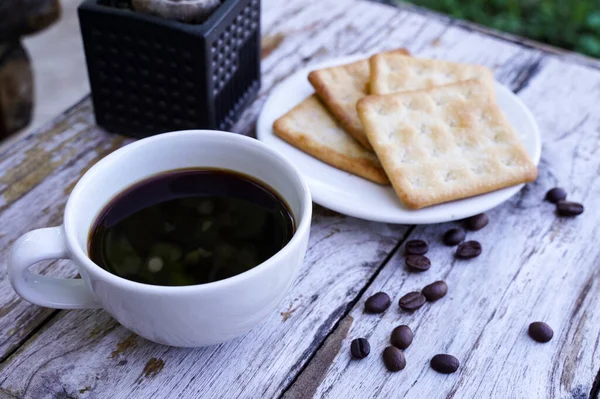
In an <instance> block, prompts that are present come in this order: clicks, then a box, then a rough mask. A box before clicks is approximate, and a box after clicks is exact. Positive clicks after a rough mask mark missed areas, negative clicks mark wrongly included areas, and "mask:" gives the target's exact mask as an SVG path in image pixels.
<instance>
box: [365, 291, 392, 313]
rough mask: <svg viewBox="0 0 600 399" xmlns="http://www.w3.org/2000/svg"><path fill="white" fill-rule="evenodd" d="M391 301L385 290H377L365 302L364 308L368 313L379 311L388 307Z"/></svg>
mask: <svg viewBox="0 0 600 399" xmlns="http://www.w3.org/2000/svg"><path fill="white" fill-rule="evenodd" d="M391 303H392V301H391V299H390V297H389V295H388V294H386V293H385V292H378V293H376V294H374V295H372V296H370V297H369V298H367V301H366V302H365V309H366V311H367V312H369V313H381V312H384V311H385V310H386V309H387V308H389V307H390V304H391Z"/></svg>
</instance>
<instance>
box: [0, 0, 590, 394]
mask: <svg viewBox="0 0 600 399" xmlns="http://www.w3.org/2000/svg"><path fill="white" fill-rule="evenodd" d="M262 21H263V33H264V35H265V40H264V49H265V50H264V52H263V54H264V56H265V58H264V60H263V74H264V75H263V86H262V90H261V93H260V94H259V96H258V98H257V100H256V101H255V102H254V103H253V104H252V105H251V106H250V107H248V109H247V110H246V111H245V112H244V114H243V116H242V118H241V120H240V121H239V122H238V123H237V124H236V126H235V127H234V129H233V130H234V131H236V132H240V133H243V134H253V131H254V121H255V119H256V116H257V114H258V112H259V111H260V108H261V107H262V104H263V103H264V101H265V100H266V97H267V95H268V93H269V92H270V90H271V89H272V88H273V87H274V86H275V85H276V84H277V83H279V82H280V81H281V80H283V79H285V78H286V77H287V76H289V75H290V74H291V73H293V71H295V70H296V69H298V68H301V67H303V66H305V65H308V64H310V63H314V62H319V61H322V60H325V59H327V58H331V57H334V56H337V55H346V54H352V53H363V52H373V51H377V50H384V49H393V48H398V47H407V48H408V49H409V50H410V51H411V52H412V53H414V54H416V55H418V56H424V57H441V58H447V59H451V60H456V61H463V62H473V63H479V64H484V65H487V66H489V67H491V68H492V69H493V70H494V72H495V74H496V77H497V78H498V79H499V80H501V81H502V82H504V83H505V84H507V85H508V86H509V87H511V88H512V89H513V90H516V91H518V92H519V93H520V95H521V96H522V98H523V99H524V101H526V103H527V104H528V106H529V107H530V108H531V109H532V110H533V112H534V114H535V116H536V118H537V119H538V123H539V124H540V128H541V130H542V131H543V133H544V151H543V159H542V165H541V168H540V172H541V173H540V179H539V180H538V181H537V182H536V183H535V184H532V185H530V186H529V187H528V188H526V189H525V190H523V191H522V192H521V193H520V194H519V195H518V196H516V197H515V198H513V199H512V200H511V201H510V202H508V203H506V204H505V205H503V206H501V207H498V208H497V209H495V210H494V211H493V212H491V213H490V215H491V218H492V224H491V225H490V226H488V227H487V228H486V229H485V230H482V231H480V232H477V233H474V234H472V235H471V237H472V238H475V239H479V240H480V241H481V242H482V243H483V244H484V250H485V252H484V255H482V257H480V258H478V259H476V260H473V261H470V262H455V261H454V260H453V258H452V251H451V249H449V248H446V247H443V246H441V245H440V244H439V242H438V240H439V236H440V235H441V234H442V233H443V231H444V230H445V229H446V228H448V226H447V225H440V226H430V227H419V228H417V229H415V230H414V231H413V229H412V228H410V229H409V228H408V227H402V226H389V225H384V224H377V223H369V222H365V221H359V220H356V219H353V218H348V217H344V216H341V215H338V214H336V213H335V212H330V211H327V210H325V209H323V208H320V207H317V208H316V210H315V216H314V220H313V227H312V230H311V241H310V249H309V252H308V254H307V258H306V261H305V264H304V265H303V267H302V270H301V272H300V274H299V276H298V278H297V280H296V282H295V284H294V286H293V287H292V289H291V291H290V292H289V294H288V295H287V297H286V298H285V299H284V301H283V302H282V303H281V305H280V307H279V309H278V311H277V313H275V314H273V315H272V317H271V318H270V319H269V320H268V321H267V322H265V324H264V325H262V326H260V327H259V328H257V329H255V330H254V331H252V332H251V333H249V334H247V335H246V336H245V337H242V338H240V339H237V340H235V341H233V342H229V343H226V344H223V345H219V346H214V347H209V348H203V349H195V350H190V349H177V348H169V347H165V346H160V345H156V344H153V343H150V342H148V341H145V340H143V339H141V338H138V337H136V336H135V335H132V334H131V333H129V332H128V331H127V330H125V329H124V328H122V327H120V326H119V325H118V324H117V323H116V322H115V321H114V320H112V319H111V318H110V317H109V316H108V315H107V314H106V313H104V312H103V311H61V312H55V311H51V310H46V309H41V308H38V307H36V306H32V305H29V304H27V303H26V302H23V301H21V300H19V299H18V298H17V296H16V294H15V293H14V292H13V291H12V289H11V288H10V285H9V284H8V281H7V280H6V270H5V269H4V268H3V269H1V270H0V304H2V308H1V310H0V354H1V355H2V356H0V358H2V359H6V360H5V361H4V362H3V364H2V365H1V366H0V397H4V396H6V397H16V398H28V397H33V398H57V397H60V398H105V397H112V398H117V399H118V398H131V397H174V398H187V397H241V398H256V397H275V396H280V395H281V394H285V395H286V396H287V397H310V396H313V395H314V396H316V397H329V398H337V397H357V398H363V397H372V396H375V395H377V396H379V397H385V398H388V397H402V396H403V395H404V394H406V397H418V398H421V397H431V398H436V397H447V396H450V397H452V396H453V397H455V398H460V397H490V396H491V397H528V398H538V397H539V398H547V397H552V398H554V397H561V398H562V397H568V398H570V397H577V398H584V397H587V396H588V395H589V393H590V389H591V385H592V382H593V380H594V377H595V375H596V372H597V370H598V369H599V368H600V364H599V361H600V358H599V357H598V352H597V347H598V330H599V329H600V321H597V320H600V319H599V318H598V311H597V310H596V309H599V306H598V305H600V304H599V303H598V302H599V301H600V299H598V298H600V295H598V294H599V293H598V290H600V287H599V284H598V282H597V278H595V277H597V276H596V275H595V273H596V271H595V268H594V267H593V266H595V265H596V263H597V260H598V259H600V256H599V253H598V251H599V250H596V249H594V248H596V246H594V245H593V244H594V243H593V239H594V237H595V236H596V235H597V232H596V226H595V224H596V223H595V220H597V213H594V210H593V209H592V206H593V204H591V199H593V198H594V196H597V195H598V193H597V192H596V191H597V190H599V189H600V188H597V187H600V186H598V184H595V183H596V179H597V177H598V171H599V170H600V159H599V158H598V157H597V156H594V155H595V154H597V150H598V146H599V145H600V141H598V138H599V137H598V136H599V134H598V132H599V131H600V121H599V118H598V117H597V116H595V115H594V113H593V110H594V109H593V108H592V107H593V104H595V101H596V100H595V99H597V98H598V94H599V93H598V90H599V87H600V72H599V71H598V70H596V69H594V68H587V67H583V66H579V65H576V64H574V63H573V62H571V61H569V60H568V59H567V58H565V57H563V56H561V57H560V58H559V57H557V56H554V55H552V56H550V55H549V54H548V53H546V52H544V51H541V50H537V49H535V48H531V47H522V46H520V45H518V44H516V43H514V42H513V41H507V40H503V39H498V38H494V37H489V36H487V35H485V34H483V33H480V32H478V31H475V30H473V29H467V28H465V27H464V26H460V25H457V24H454V23H451V21H450V20H448V19H436V18H432V17H431V16H430V15H423V14H419V13H414V12H407V11H403V10H399V9H394V8H390V7H388V6H385V5H380V4H375V3H368V2H362V1H357V2H354V1H353V2H339V1H334V0H289V1H285V2H283V1H280V0H264V1H263V15H262ZM125 143H126V141H125V140H124V139H121V138H119V137H118V136H113V135H108V134H106V133H104V132H102V131H101V130H99V129H97V128H96V127H95V126H94V125H93V119H92V116H91V109H90V103H89V101H88V100H85V101H83V102H82V103H80V104H78V105H77V106H75V107H74V108H73V109H72V110H70V111H69V112H67V113H66V115H65V116H63V117H61V118H59V119H57V120H56V121H55V122H53V123H52V124H51V125H49V126H47V127H46V128H44V129H42V130H41V131H40V132H38V133H35V134H32V135H29V136H26V137H25V138H23V139H22V140H17V141H13V142H12V143H10V144H9V145H6V146H0V218H1V220H2V223H1V224H0V253H1V254H2V255H3V256H4V259H6V253H7V250H8V248H9V247H10V245H11V243H12V242H13V241H14V240H15V239H16V238H17V237H18V236H19V235H20V234H22V233H24V232H25V231H28V230H30V229H33V228H38V227H44V226H48V225H55V224H59V223H60V221H61V219H62V211H63V208H64V204H65V201H66V197H67V195H68V193H69V192H70V191H71V189H72V187H73V186H74V184H75V182H76V181H77V179H78V178H79V176H80V175H81V174H82V173H83V172H84V171H85V170H87V168H89V167H90V166H91V165H92V164H93V163H94V162H96V161H97V160H98V159H100V158H101V157H102V156H103V155H105V154H106V153H108V152H110V151H112V150H114V149H116V148H118V147H119V146H121V145H123V144H125ZM558 182H560V183H562V184H564V185H565V186H567V188H568V189H569V191H570V192H571V195H572V198H574V199H578V200H581V201H583V202H584V203H585V204H586V205H588V209H587V210H586V213H585V214H584V215H583V216H581V217H579V218H577V219H572V220H559V219H556V217H555V216H554V214H553V208H552V206H550V205H549V204H547V203H544V202H542V201H541V198H542V197H543V193H544V192H545V190H546V189H547V188H549V187H550V186H553V185H555V184H557V183H558ZM411 231H412V233H411V237H424V238H428V239H429V240H430V241H432V250H431V253H430V257H431V259H432V263H433V266H432V268H431V270H430V271H428V272H426V273H423V274H420V275H414V274H410V275H409V274H408V273H407V272H405V271H404V269H403V267H402V265H403V259H402V252H401V251H398V252H396V253H395V254H394V257H393V258H392V259H391V261H390V262H387V263H385V261H386V259H388V254H389V253H390V251H392V250H393V249H394V248H395V247H396V245H397V244H398V242H399V241H401V240H402V239H403V238H404V236H405V234H408V233H409V232H411ZM434 242H435V243H434ZM36 269H37V270H40V271H41V272H43V273H45V274H51V275H55V276H72V275H74V274H75V270H74V268H73V266H71V265H69V264H68V263H67V262H56V263H52V264H49V265H47V264H41V265H39V266H37V267H36ZM438 278H444V279H446V280H447V281H448V283H449V285H450V293H449V295H448V296H447V297H446V298H444V299H442V300H441V301H440V302H438V303H436V304H433V305H431V306H426V307H424V308H423V309H421V310H420V311H419V312H416V313H414V314H413V315H406V314H403V313H400V311H399V310H398V308H397V307H396V306H394V307H393V308H391V309H390V310H389V311H388V312H387V313H386V314H384V315H383V316H373V315H368V316H369V317H367V315H363V314H362V306H363V301H364V298H365V297H366V296H367V295H369V294H372V293H373V292H376V291H378V290H381V289H384V290H386V291H388V292H389V293H390V294H393V296H394V299H395V300H396V301H397V299H398V298H399V297H400V294H402V293H405V292H408V291H409V290H412V289H414V288H420V287H422V286H424V285H426V284H428V283H430V282H432V281H434V280H435V279H438ZM359 298H361V299H360V300H358V299H359ZM357 300H358V302H356V301H357ZM355 305H356V306H355ZM348 312H350V314H349V315H348ZM538 319H541V320H545V321H547V322H549V323H550V324H551V325H552V326H553V327H554V330H555V338H554V340H553V341H551V342H550V343H549V344H546V345H540V344H535V343H533V342H531V341H529V340H528V338H527V336H526V335H525V331H526V326H527V324H528V323H529V322H530V321H533V320H538ZM400 322H402V323H404V322H406V323H408V324H409V325H411V327H413V330H414V331H415V334H416V337H415V341H414V343H413V345H412V346H411V347H410V348H409V349H408V350H407V352H406V356H407V362H408V366H407V368H406V369H405V370H404V371H403V372H400V373H398V374H394V375H391V374H388V373H387V372H386V371H385V370H384V368H383V365H382V363H381V360H380V358H379V354H380V351H381V350H382V349H383V347H385V345H387V340H388V339H389V336H388V334H389V332H390V331H391V329H392V328H393V327H395V325H397V324H400ZM357 336H366V337H368V338H369V339H370V341H371V345H372V354H371V356H370V357H369V358H367V359H365V360H363V361H362V362H353V361H350V360H349V356H348V351H349V349H348V347H349V342H350V339H351V338H353V337H357ZM17 348H18V349H17ZM438 352H450V353H453V354H455V355H456V356H457V357H459V359H460V360H461V362H462V364H463V368H462V369H461V371H460V372H459V373H456V374H454V375H452V376H441V375H438V374H435V373H433V372H432V371H431V370H429V369H428V366H427V363H428V361H429V359H430V358H431V356H433V355H434V354H435V353H438ZM359 375H360V376H361V377H360V378H357V376H359ZM288 388H289V389H288Z"/></svg>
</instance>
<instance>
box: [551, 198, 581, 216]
mask: <svg viewBox="0 0 600 399" xmlns="http://www.w3.org/2000/svg"><path fill="white" fill-rule="evenodd" d="M556 213H558V214H559V215H560V216H577V215H581V214H582V213H583V205H581V204H579V203H577V202H570V201H559V202H558V203H557V204H556Z"/></svg>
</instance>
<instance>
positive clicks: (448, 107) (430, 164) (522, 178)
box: [273, 49, 537, 209]
mask: <svg viewBox="0 0 600 399" xmlns="http://www.w3.org/2000/svg"><path fill="white" fill-rule="evenodd" d="M309 81H310V82H311V84H312V85H313V87H314V88H315V90H316V94H313V95H312V96H310V97H309V98H307V99H306V100H304V101H303V102H302V103H300V104H299V105H298V106H296V107H295V108H294V109H292V110H291V111H289V112H288V113H287V114H285V115H283V116H282V117H281V118H279V119H278V120H277V121H276V122H275V124H274V126H273V128H274V130H275V133H276V134H277V135H278V136H279V137H281V138H283V139H284V140H286V141H287V142H289V143H290V144H292V145H294V146H295V147H298V148H300V149H301V150H303V151H305V152H307V153H309V154H311V155H313V156H314V157H316V158H318V159H320V160H321V161H323V162H326V163H328V164H330V165H332V166H335V167H337V168H340V169H342V170H345V171H347V172H350V173H354V174H356V175H358V176H361V177H364V178H366V179H369V180H372V181H374V182H376V183H380V184H388V183H390V182H391V184H392V186H393V188H394V190H395V191H396V194H397V195H398V198H400V200H402V202H403V203H404V205H406V206H407V207H409V208H412V209H419V208H423V207H426V206H430V205H435V204H440V203H443V202H447V201H452V200H456V199H461V198H466V197H471V196H475V195H479V194H483V193H487V192H490V191H494V190H498V189H501V188H504V187H508V186H512V185H516V184H520V183H526V182H530V181H533V180H535V178H536V177H537V168H536V166H535V165H534V164H533V162H532V161H531V159H530V158H529V156H528V154H527V152H526V151H525V149H524V148H523V146H522V144H521V143H520V141H519V138H518V137H517V134H516V133H515V131H514V130H513V129H512V127H511V125H510V124H509V122H508V120H507V119H506V117H505V116H504V114H503V113H502V111H501V109H500V107H499V106H498V104H497V103H496V99H495V95H494V76H493V74H492V72H491V71H490V70H489V69H488V68H486V67H483V66H479V65H470V64H460V63H455V62H449V61H443V60H427V59H419V58H414V57H411V56H410V55H409V54H408V52H407V51H406V50H404V49H402V50H395V51H390V52H385V53H380V54H376V55H374V56H372V57H371V58H370V59H368V60H361V61H358V62H354V63H352V64H347V65H341V66H338V67H333V68H326V69H320V70H316V71H313V72H311V73H310V75H309ZM372 151H374V152H372Z"/></svg>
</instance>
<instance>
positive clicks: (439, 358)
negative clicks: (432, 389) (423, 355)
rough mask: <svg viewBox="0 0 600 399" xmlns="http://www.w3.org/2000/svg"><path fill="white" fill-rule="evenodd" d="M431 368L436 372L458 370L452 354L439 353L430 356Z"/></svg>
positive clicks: (457, 364)
mask: <svg viewBox="0 0 600 399" xmlns="http://www.w3.org/2000/svg"><path fill="white" fill-rule="evenodd" d="M430 364H431V368H432V369H434V370H435V371H437V372H438V373H443V374H452V373H454V372H455V371H456V370H458V366H459V363H458V359H457V358H455V357H454V356H452V355H445V354H439V355H435V356H434V357H432V358H431V362H430Z"/></svg>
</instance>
